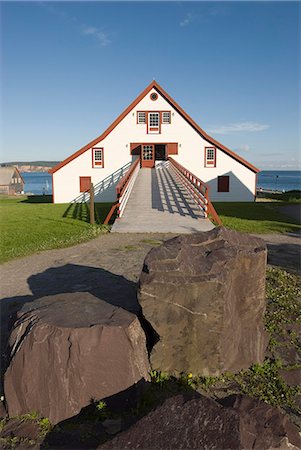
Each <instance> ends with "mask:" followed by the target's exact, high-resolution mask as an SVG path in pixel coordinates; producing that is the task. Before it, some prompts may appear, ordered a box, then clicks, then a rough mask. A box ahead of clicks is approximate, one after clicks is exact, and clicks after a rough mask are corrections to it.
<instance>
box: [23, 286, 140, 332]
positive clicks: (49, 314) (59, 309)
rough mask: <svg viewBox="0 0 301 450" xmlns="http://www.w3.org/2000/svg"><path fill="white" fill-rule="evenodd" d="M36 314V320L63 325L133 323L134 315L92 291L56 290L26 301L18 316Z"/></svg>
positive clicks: (87, 325) (85, 325) (83, 326)
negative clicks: (48, 294) (56, 291)
mask: <svg viewBox="0 0 301 450" xmlns="http://www.w3.org/2000/svg"><path fill="white" fill-rule="evenodd" d="M30 315H32V316H35V318H36V320H39V321H43V322H45V323H47V324H49V325H55V326H57V327H62V328H86V327H91V326H93V325H106V326H111V327H112V326H115V327H118V326H121V325H125V324H128V325H129V324H130V323H131V322H132V321H133V319H134V317H135V316H134V315H133V314H131V313H129V312H127V311H125V310H124V309H122V308H119V307H117V306H113V305H110V304H109V303H106V302H104V301H103V300H100V299H99V298H96V297H94V295H92V294H90V293H89V292H75V293H72V294H57V295H51V296H47V297H42V298H40V299H39V300H35V301H34V302H31V303H26V304H25V305H24V306H23V307H22V309H21V310H20V311H19V313H18V319H21V320H25V317H28V316H30Z"/></svg>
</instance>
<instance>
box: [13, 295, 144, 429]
mask: <svg viewBox="0 0 301 450" xmlns="http://www.w3.org/2000/svg"><path fill="white" fill-rule="evenodd" d="M9 345H10V364H9V367H8V369H7V371H6V373H5V378H4V392H5V400H6V404H7V408H8V413H9V415H10V416H16V415H19V414H24V413H27V412H29V411H37V412H38V413H39V414H40V415H41V416H43V417H48V418H49V419H50V421H51V422H52V423H53V424H56V423H58V422H60V421H62V420H64V419H67V418H69V417H72V416H74V415H76V414H78V413H79V411H80V410H81V408H82V407H84V406H87V405H88V404H89V403H90V402H91V400H92V399H97V400H100V399H103V398H106V397H109V396H112V395H114V394H117V393H119V392H121V391H124V390H126V389H127V388H129V387H130V386H132V385H134V384H135V383H138V382H139V381H140V380H141V379H146V380H147V379H148V372H149V362H148V355H147V350H146V340H145V335H144V332H143V330H142V328H141V326H140V322H139V320H138V319H137V317H136V316H135V315H133V314H131V313H129V312H127V311H125V310H124V309H122V308H119V307H116V306H112V305H110V304H109V303H106V302H105V301H103V300H100V299H98V298H96V297H94V296H93V295H91V294H89V293H87V292H81V293H72V294H59V295H53V296H48V297H44V298H41V299H39V300H36V301H34V302H32V303H27V304H26V305H24V306H23V308H22V309H21V310H20V312H19V313H18V319H17V321H16V323H15V325H14V328H13V331H12V333H11V336H10V341H9Z"/></svg>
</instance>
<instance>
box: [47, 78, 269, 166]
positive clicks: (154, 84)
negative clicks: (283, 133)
mask: <svg viewBox="0 0 301 450" xmlns="http://www.w3.org/2000/svg"><path fill="white" fill-rule="evenodd" d="M151 89H156V90H157V91H158V93H159V94H161V95H162V97H163V98H164V99H165V100H166V101H167V102H168V103H169V104H170V105H171V106H172V107H173V108H174V109H175V110H176V111H177V112H178V113H179V114H180V115H181V116H182V117H183V118H184V119H185V120H186V121H187V122H188V123H189V124H190V125H191V126H192V127H193V128H194V129H195V130H196V131H197V132H198V133H199V134H200V135H201V136H202V137H203V138H204V139H206V140H207V141H208V142H210V144H212V145H215V146H216V147H217V148H218V149H219V150H221V151H223V152H225V153H227V154H228V155H229V156H231V157H232V158H234V159H236V160H237V161H238V162H240V163H241V164H243V165H244V166H246V167H247V168H248V169H250V170H252V171H253V172H255V173H258V172H259V171H260V170H259V169H258V168H257V167H255V166H253V165H252V164H250V163H249V162H248V161H246V160H245V159H243V158H242V157H241V156H239V155H237V154H236V153H234V152H233V151H232V150H230V149H229V148H227V147H226V146H224V145H223V144H221V143H220V142H218V141H216V140H215V139H214V138H212V137H211V136H209V135H208V134H207V133H206V132H205V131H204V130H203V129H202V128H201V127H200V126H199V125H198V124H197V123H196V122H195V121H194V120H193V119H192V118H191V117H190V116H189V115H188V114H187V113H186V112H185V111H184V110H183V109H182V108H181V107H180V106H179V105H178V104H177V103H176V102H175V101H174V100H173V99H172V98H171V97H170V96H169V95H168V93H167V92H166V91H164V89H163V88H162V87H161V86H160V85H159V84H158V83H157V82H156V81H155V80H153V81H152V82H151V83H150V84H149V85H148V86H147V87H146V88H145V89H144V91H142V92H141V94H140V95H138V97H137V98H136V99H135V100H134V101H133V102H132V103H131V104H130V105H129V106H128V107H127V108H126V109H125V110H124V111H123V112H122V113H121V114H120V116H119V117H117V119H116V120H115V121H114V122H113V123H112V124H111V125H110V126H109V127H108V128H107V129H106V130H105V131H104V133H103V134H101V135H100V136H98V137H97V138H95V139H94V140H93V141H91V142H89V143H88V144H87V145H85V146H84V147H82V148H81V149H79V150H78V151H77V152H75V153H73V154H72V155H71V156H69V157H68V158H66V159H65V160H64V161H62V162H61V163H59V164H57V165H56V166H54V167H53V168H52V169H50V170H49V171H48V172H49V173H55V172H57V171H58V170H59V169H61V168H62V167H64V166H65V165H66V164H68V163H69V162H70V161H72V160H73V159H75V158H77V157H78V156H80V155H81V154H83V153H84V152H86V151H87V150H89V149H90V148H91V147H94V146H95V145H96V144H98V143H99V142H100V141H102V140H103V139H105V138H106V137H107V136H108V134H109V133H111V131H113V130H114V128H115V127H116V126H117V125H118V124H119V123H120V122H121V121H122V120H123V119H124V117H125V116H126V115H127V114H128V113H129V112H131V110H132V109H133V108H135V106H136V105H137V104H138V103H139V102H140V101H141V100H142V99H143V98H144V97H145V96H146V95H147V94H148V93H149V92H150V91H151Z"/></svg>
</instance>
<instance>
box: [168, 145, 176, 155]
mask: <svg viewBox="0 0 301 450" xmlns="http://www.w3.org/2000/svg"><path fill="white" fill-rule="evenodd" d="M167 149H168V150H167V151H168V155H177V154H178V143H177V142H172V143H170V144H168V145H167Z"/></svg>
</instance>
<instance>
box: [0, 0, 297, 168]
mask: <svg viewBox="0 0 301 450" xmlns="http://www.w3.org/2000/svg"><path fill="white" fill-rule="evenodd" d="M300 9H301V5H300V3H297V2H288V1H286V2H186V1H182V2H171V1H169V2H139V1H136V2H125V1H123V2H113V1H111V2H2V4H1V10H2V19H1V21H2V28H3V30H2V67H3V68H2V75H1V88H2V127H3V133H2V134H3V138H2V153H1V157H0V161H2V162H4V161H12V160H25V161H30V160H62V159H64V158H65V157H67V156H69V155H70V154H71V153H73V152H74V151H76V150H78V149H79V148H80V147H82V146H83V145H85V144H86V143H87V142H89V141H90V140H92V139H93V138H95V137H96V136H98V135H99V134H101V133H102V131H103V130H104V129H106V128H107V126H108V125H110V123H111V122H112V121H113V120H114V119H115V118H116V117H117V116H118V115H119V114H120V113H121V112H122V111H123V109H124V108H126V107H127V106H128V104H129V103H130V102H131V101H133V99H134V98H135V97H136V96H137V95H138V94H139V93H140V92H141V91H142V90H143V89H144V88H145V87H146V86H147V85H148V84H149V83H150V81H151V80H152V79H153V78H155V79H156V80H157V81H158V83H159V84H161V86H162V87H163V88H164V89H165V90H166V91H167V92H168V93H169V94H170V95H171V96H172V97H173V98H174V99H175V100H176V101H177V102H178V103H179V104H180V105H181V106H182V107H183V108H184V109H185V110H186V112H187V113H188V114H189V115H191V116H192V118H193V119H194V120H195V121H196V122H198V124H199V125H200V126H201V127H202V128H203V129H205V131H207V132H208V133H209V134H210V135H211V136H213V137H214V138H216V139H217V140H219V141H220V142H222V143H223V144H225V145H227V146H228V147H229V148H230V149H232V150H234V151H236V152H237V153H238V154H240V155H241V156H243V157H244V158H246V159H247V160H249V161H250V162H251V163H253V164H255V165H257V166H258V167H259V168H261V169H298V168H301V161H300V140H301V139H300V134H299V136H298V128H299V123H300V86H299V85H298V83H299V78H300V46H299V40H300Z"/></svg>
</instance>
